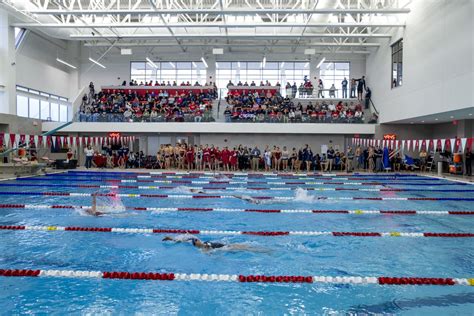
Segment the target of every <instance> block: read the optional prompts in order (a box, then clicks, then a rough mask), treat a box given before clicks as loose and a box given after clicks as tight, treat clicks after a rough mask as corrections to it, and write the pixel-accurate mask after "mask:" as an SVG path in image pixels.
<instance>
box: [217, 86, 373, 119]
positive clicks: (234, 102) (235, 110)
mask: <svg viewBox="0 0 474 316" xmlns="http://www.w3.org/2000/svg"><path fill="white" fill-rule="evenodd" d="M227 103H228V104H229V106H228V107H227V108H226V110H225V112H224V115H225V119H226V122H235V121H240V122H242V121H243V122H259V123H263V122H271V123H281V122H282V123H287V122H307V123H318V122H319V123H364V122H365V117H364V111H363V109H362V105H361V104H360V103H359V102H356V103H354V102H349V103H347V102H342V101H339V102H338V103H336V104H335V103H334V102H333V101H330V100H328V101H322V102H316V103H315V104H313V103H312V102H311V101H310V102H309V103H308V104H307V105H305V106H303V105H302V104H301V103H300V102H298V103H297V104H295V103H294V102H293V101H292V100H290V98H289V97H288V96H286V97H285V98H283V97H281V96H280V95H273V96H270V97H268V96H265V97H262V96H260V95H258V94H252V93H249V94H247V95H229V96H228V97H227ZM374 119H375V122H376V118H374V117H372V118H371V119H370V121H369V123H371V122H373V121H374Z"/></svg>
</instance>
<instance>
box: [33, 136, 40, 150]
mask: <svg viewBox="0 0 474 316" xmlns="http://www.w3.org/2000/svg"><path fill="white" fill-rule="evenodd" d="M33 139H34V140H33V141H34V142H35V147H38V140H39V136H38V135H35V136H33Z"/></svg>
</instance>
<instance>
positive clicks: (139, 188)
mask: <svg viewBox="0 0 474 316" xmlns="http://www.w3.org/2000/svg"><path fill="white" fill-rule="evenodd" d="M212 184H227V183H226V182H219V183H212ZM17 186H18V187H61V188H62V187H67V188H97V189H137V190H167V189H176V188H179V187H180V186H141V185H99V184H38V183H0V187H17ZM191 188H192V189H199V190H227V191H232V190H244V189H245V190H271V191H293V190H296V189H298V188H295V187H283V188H278V187H277V188H272V187H270V188H266V187H228V186H223V187H212V186H210V187H204V186H193V187H191ZM305 190H307V191H364V192H474V189H470V190H469V189H467V190H466V189H461V190H450V189H421V190H420V189H397V188H375V189H368V188H305Z"/></svg>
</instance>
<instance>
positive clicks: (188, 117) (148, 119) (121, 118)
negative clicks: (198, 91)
mask: <svg viewBox="0 0 474 316" xmlns="http://www.w3.org/2000/svg"><path fill="white" fill-rule="evenodd" d="M214 121H215V119H214V117H213V116H212V111H205V112H204V113H203V114H202V116H197V115H194V114H184V115H182V116H175V115H164V114H159V115H157V116H136V115H130V116H125V115H124V114H121V113H101V114H98V113H97V114H85V113H79V114H78V115H77V122H88V123H99V122H100V123H104V122H111V123H165V122H189V123H192V122H194V123H201V122H214Z"/></svg>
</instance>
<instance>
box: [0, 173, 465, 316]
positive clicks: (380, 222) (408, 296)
mask: <svg viewBox="0 0 474 316" xmlns="http://www.w3.org/2000/svg"><path fill="white" fill-rule="evenodd" d="M151 181H162V182H151ZM163 181H164V182H163ZM315 183H324V184H315ZM85 186H91V187H85ZM98 186H99V187H98ZM100 186H102V187H100ZM123 186H126V187H125V188H124V187H123ZM134 186H140V187H141V188H137V187H134ZM154 187H165V188H160V189H158V188H154ZM190 188H205V189H204V191H205V193H199V192H191V190H190ZM255 188H257V189H255ZM336 188H337V190H336ZM321 189H322V190H321ZM329 189H334V191H331V190H329ZM341 189H351V190H341ZM361 189H362V190H361ZM367 189H370V190H367ZM381 189H382V190H383V191H380V190H381ZM395 189H403V190H407V191H397V190H395ZM473 191H474V186H472V185H469V184H463V183H459V182H450V181H447V180H440V179H435V178H428V177H421V176H415V175H409V176H406V175H393V174H378V175H338V176H335V175H332V176H323V175H314V176H313V175H308V176H306V175H300V176H288V175H261V176H253V175H245V174H236V175H234V176H231V175H228V176H227V177H214V175H210V174H191V175H190V174H160V173H156V174H139V173H109V172H108V173H100V172H97V173H94V172H80V171H77V172H68V173H62V174H54V175H48V176H41V177H34V178H24V179H17V180H10V181H3V182H0V204H2V205H3V204H28V205H29V206H31V205H46V206H50V205H69V206H71V205H72V206H89V205H91V197H90V196H65V195H42V194H41V193H44V192H60V193H66V192H73V193H99V194H111V195H114V194H119V195H124V194H132V195H133V194H150V195H153V194H159V195H167V197H162V198H158V197H136V196H116V195H115V196H108V197H99V198H98V204H99V205H100V206H101V209H103V208H108V210H109V211H110V212H112V213H111V214H110V215H107V216H102V217H93V216H87V215H86V214H85V212H84V211H83V210H81V209H74V208H31V207H25V208H23V207H17V208H15V207H5V208H0V213H1V219H0V225H26V226H35V225H41V226H76V227H114V228H161V229H196V230H218V231H222V230H224V231H226V230H229V231H324V232H381V233H384V232H410V233H418V232H435V233H472V232H474V229H473V222H474V216H464V215H446V214H415V215H394V214H368V213H365V212H364V211H370V210H374V211H378V210H415V211H439V212H443V211H473V210H474V207H473V198H474V194H473ZM207 194H210V195H212V196H219V197H220V198H187V197H188V196H191V195H194V196H205V195H207ZM232 195H238V196H239V197H241V196H250V197H265V198H266V199H264V200H261V201H263V203H261V204H253V203H250V202H249V201H245V200H242V199H239V198H236V197H233V196H232ZM316 197H319V199H318V198H316ZM354 197H358V198H383V200H373V199H356V200H353V199H352V198H354ZM400 198H409V199H408V200H403V199H400ZM412 198H418V199H417V200H411V199H412ZM420 198H421V199H420ZM423 198H438V199H439V200H429V199H423ZM390 199H391V200H390ZM132 208H163V210H161V211H150V210H132ZM175 208H210V209H218V210H217V211H206V212H201V211H189V212H176V211H173V209H175ZM219 209H220V210H219ZM245 209H252V210H353V211H355V210H362V212H357V213H349V214H342V213H311V212H308V213H298V212H295V213H293V212H288V213H260V212H244V211H243V210H245ZM224 210H227V211H224ZM0 236H1V242H0V269H49V270H81V271H82V270H85V271H139V272H142V271H144V272H147V271H152V272H174V273H207V274H214V273H215V274H232V275H234V274H237V275H240V274H242V275H259V274H265V275H305V276H306V275H310V276H314V275H321V276H362V277H365V276H376V277H378V276H405V277H440V278H445V277H446V278H451V277H452V278H472V277H474V242H473V238H424V237H422V238H410V237H375V238H371V237H335V236H332V235H287V236H255V235H219V234H216V235H205V234H203V235H202V236H201V235H199V237H200V238H201V239H203V240H205V241H216V242H222V243H226V244H227V243H243V244H245V245H247V246H249V247H254V248H258V249H259V250H261V251H259V252H248V251H226V250H225V249H224V250H219V249H218V250H215V251H210V252H205V251H200V250H199V249H196V248H194V247H193V246H192V245H190V244H189V243H181V244H173V243H164V242H162V241H161V239H162V238H163V237H164V235H162V234H146V233H133V234H131V233H116V232H113V233H100V232H71V231H31V230H20V231H17V230H0ZM0 305H1V306H2V309H3V310H2V313H3V314H27V313H28V314H40V313H73V314H96V313H106V314H107V313H109V314H110V313H112V314H117V313H120V314H129V313H141V314H166V315H170V314H182V315H202V314H229V315H241V314H303V313H310V314H347V313H354V314H356V313H361V314H370V313H389V314H390V313H395V314H409V315H410V314H426V315H428V314H431V315H445V314H460V315H466V314H473V311H474V287H471V286H397V285H392V286H382V285H378V284H368V285H352V284H351V285H347V284H346V285H341V284H325V283H311V284H309V283H302V284H296V283H295V284H293V283H238V282H203V281H188V282H174V281H173V282H168V281H147V280H111V279H100V278H99V279H84V278H54V277H39V278H28V277H14V278H13V277H0Z"/></svg>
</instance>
